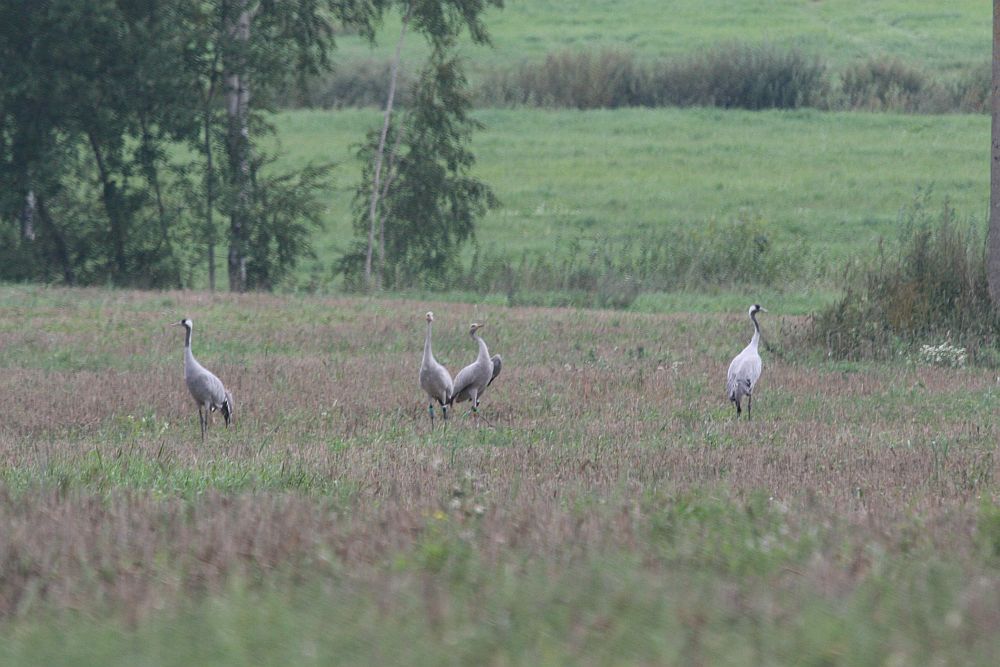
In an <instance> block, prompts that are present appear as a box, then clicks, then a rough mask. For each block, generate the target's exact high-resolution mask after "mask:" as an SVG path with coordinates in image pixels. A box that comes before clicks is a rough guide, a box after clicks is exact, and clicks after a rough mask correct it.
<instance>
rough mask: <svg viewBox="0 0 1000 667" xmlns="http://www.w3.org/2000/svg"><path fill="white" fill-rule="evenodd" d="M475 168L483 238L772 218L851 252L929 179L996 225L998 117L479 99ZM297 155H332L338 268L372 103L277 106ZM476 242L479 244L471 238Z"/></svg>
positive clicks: (330, 248)
mask: <svg viewBox="0 0 1000 667" xmlns="http://www.w3.org/2000/svg"><path fill="white" fill-rule="evenodd" d="M475 115H476V118H477V119H479V120H481V121H482V122H483V123H484V124H485V126H486V129H484V130H483V131H481V132H480V133H478V134H477V135H476V136H475V139H474V142H473V150H474V152H475V153H476V157H477V165H476V167H475V170H474V173H475V174H476V175H477V176H478V177H479V178H481V179H483V180H485V181H486V182H488V183H489V184H490V185H491V186H492V187H493V188H494V190H495V192H496V194H497V195H498V197H499V198H500V200H501V202H502V207H501V208H499V209H497V210H494V211H491V212H490V213H489V214H487V215H486V217H485V218H484V219H483V220H482V221H481V222H480V224H479V226H478V228H477V242H478V243H479V244H480V245H481V246H483V247H485V248H493V249H494V250H497V251H500V252H504V253H507V254H509V255H511V256H514V257H516V256H517V255H519V254H521V253H522V252H524V251H538V252H543V253H554V254H558V253H560V252H561V251H563V250H565V248H566V247H567V246H568V245H569V244H570V242H572V241H583V242H585V243H592V242H602V241H607V240H619V239H622V238H625V237H628V236H630V235H637V234H641V233H642V232H645V231H649V230H671V229H681V228H688V229H690V228H694V227H698V226H700V225H703V224H705V223H708V222H711V221H732V220H739V219H747V220H754V221H757V222H759V223H760V224H761V225H762V226H763V228H764V229H765V230H766V232H767V233H768V235H769V236H770V237H771V238H772V240H774V241H775V242H777V243H792V242H804V243H806V244H807V245H808V247H809V248H810V249H811V250H812V251H813V252H814V253H815V254H816V256H817V257H818V258H819V259H818V260H817V261H823V262H829V263H831V264H840V263H842V262H844V261H845V260H846V259H848V258H852V257H856V256H858V255H865V254H867V253H869V252H870V251H871V250H872V248H873V247H874V245H875V244H876V243H877V242H878V240H879V239H880V238H885V239H889V240H894V239H895V237H896V232H895V226H896V223H897V221H898V220H899V216H900V211H901V209H903V208H904V207H905V206H907V205H909V204H910V203H912V201H913V200H914V198H915V197H916V196H917V194H918V192H920V191H927V190H929V191H930V192H931V199H932V201H934V202H941V201H943V200H944V199H945V198H947V199H948V200H949V201H950V202H951V203H952V205H953V206H954V207H955V208H956V210H957V211H958V213H959V215H960V216H962V217H966V218H969V219H971V220H973V221H975V222H976V223H977V224H984V223H985V215H986V207H987V200H988V187H989V186H988V183H989V180H988V179H989V173H988V170H989V159H988V157H989V156H988V153H989V119H988V118H987V117H985V116H974V115H945V116H924V115H899V114H872V113H846V112H845V113H823V112H819V111H815V110H802V111H765V112H750V111H723V110H717V109H692V110H679V109H619V110H614V111H539V110H481V111H477V112H476V114H475ZM276 121H277V122H276V125H277V130H278V139H279V141H280V146H281V148H282V150H284V151H286V153H287V155H286V160H287V162H286V163H287V164H295V165H300V164H304V163H306V162H309V161H315V162H320V161H327V162H329V161H334V162H336V163H337V167H336V169H335V171H334V176H333V185H332V189H331V192H330V195H329V196H330V198H329V207H328V209H327V211H326V215H325V221H326V225H325V228H324V229H323V230H322V231H320V232H318V233H317V234H316V237H315V238H316V240H315V244H314V245H315V249H316V251H317V256H318V259H317V260H316V261H315V262H307V263H306V265H304V266H303V270H302V272H303V275H305V274H307V273H310V274H313V275H317V276H319V278H320V281H324V280H326V281H328V280H331V276H330V267H331V266H332V264H333V263H334V262H335V261H336V259H337V257H339V255H340V254H341V253H343V252H344V250H345V249H346V248H347V247H348V246H349V244H350V243H351V242H352V241H353V240H354V235H353V231H352V227H351V198H352V196H353V192H354V187H355V186H356V183H357V181H358V179H359V178H360V173H361V170H360V165H359V163H358V162H357V160H355V159H354V158H353V150H352V145H353V144H355V143H356V142H357V141H358V137H360V136H362V135H363V133H364V131H365V130H366V129H367V128H369V127H371V126H373V125H375V124H377V123H378V121H379V115H378V113H377V112H375V111H372V110H341V111H289V112H284V113H282V114H281V115H279V116H278V117H277V119H276ZM470 252H471V250H470Z"/></svg>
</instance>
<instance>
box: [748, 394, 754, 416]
mask: <svg viewBox="0 0 1000 667" xmlns="http://www.w3.org/2000/svg"><path fill="white" fill-rule="evenodd" d="M751 405H753V394H747V419H750V406H751Z"/></svg>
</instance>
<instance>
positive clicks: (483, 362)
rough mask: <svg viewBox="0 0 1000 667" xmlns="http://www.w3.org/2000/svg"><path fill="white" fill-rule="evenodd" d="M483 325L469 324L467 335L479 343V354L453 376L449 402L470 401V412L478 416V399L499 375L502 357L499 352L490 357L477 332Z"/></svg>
mask: <svg viewBox="0 0 1000 667" xmlns="http://www.w3.org/2000/svg"><path fill="white" fill-rule="evenodd" d="M483 326H484V325H482V324H477V323H475V322H473V323H472V324H471V325H469V335H470V336H472V339H473V340H474V341H476V344H477V345H479V354H478V355H477V356H476V360H475V361H473V362H472V363H471V364H469V365H468V366H466V367H465V368H463V369H462V370H460V371H459V372H458V375H456V376H455V383H454V391H453V393H452V396H451V401H450V403H461V402H462V401H471V402H472V412H473V413H475V414H476V416H479V401H480V400H481V399H482V397H483V393H484V392H485V391H486V388H487V387H488V386H490V385H491V384H493V381H494V380H496V379H497V376H498V375H500V368H501V366H502V365H503V358H502V357H501V356H500V355H499V354H495V355H493V356H492V357H490V351H489V349H488V348H487V347H486V341H484V340H483V339H482V337H481V336H480V335H479V333H478V332H479V330H480V329H482V328H483ZM488 423H489V422H487V424H488Z"/></svg>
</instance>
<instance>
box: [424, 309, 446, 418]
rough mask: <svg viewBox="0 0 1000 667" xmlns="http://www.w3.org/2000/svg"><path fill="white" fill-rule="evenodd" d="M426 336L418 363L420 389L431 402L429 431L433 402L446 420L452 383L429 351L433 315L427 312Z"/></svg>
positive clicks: (432, 416) (432, 415) (429, 406)
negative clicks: (435, 402)
mask: <svg viewBox="0 0 1000 667" xmlns="http://www.w3.org/2000/svg"><path fill="white" fill-rule="evenodd" d="M426 317H427V335H426V336H425V337H424V358H423V360H422V361H421V362H420V388H421V389H423V390H424V391H425V392H427V395H428V396H429V397H430V399H431V402H430V404H429V405H428V406H427V411H428V412H429V413H430V415H431V429H433V428H434V401H437V402H438V405H440V406H441V414H442V415H443V418H444V419H448V405H449V404H450V403H451V393H452V390H453V388H454V383H453V382H452V379H451V373H449V372H448V369H447V368H445V367H444V366H442V365H441V364H439V363H438V361H437V359H435V358H434V352H432V351H431V323H432V322H433V321H434V313H432V312H430V311H428V312H427V316H426Z"/></svg>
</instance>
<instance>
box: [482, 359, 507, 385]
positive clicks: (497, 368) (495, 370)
mask: <svg viewBox="0 0 1000 667" xmlns="http://www.w3.org/2000/svg"><path fill="white" fill-rule="evenodd" d="M490 361H492V362H493V375H491V376H490V381H489V382H487V383H486V386H487V387H488V386H490V385H491V384H493V381H494V380H496V379H497V376H499V375H500V368H501V366H503V357H501V356H500V355H499V354H494V355H493V357H492V358H491V359H490Z"/></svg>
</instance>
